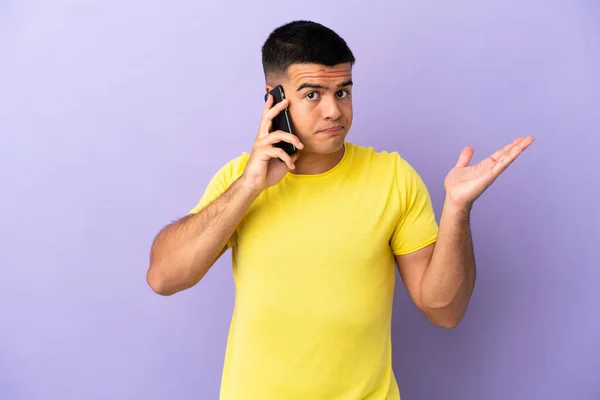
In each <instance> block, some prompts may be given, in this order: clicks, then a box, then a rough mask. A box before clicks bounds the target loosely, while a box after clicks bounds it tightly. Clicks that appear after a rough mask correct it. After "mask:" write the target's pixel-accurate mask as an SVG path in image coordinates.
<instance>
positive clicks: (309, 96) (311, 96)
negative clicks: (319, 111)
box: [305, 92, 318, 100]
mask: <svg viewBox="0 0 600 400" xmlns="http://www.w3.org/2000/svg"><path fill="white" fill-rule="evenodd" d="M317 95H318V93H317V92H310V93H307V94H306V96H305V97H306V98H307V99H309V100H315V99H316V98H317Z"/></svg>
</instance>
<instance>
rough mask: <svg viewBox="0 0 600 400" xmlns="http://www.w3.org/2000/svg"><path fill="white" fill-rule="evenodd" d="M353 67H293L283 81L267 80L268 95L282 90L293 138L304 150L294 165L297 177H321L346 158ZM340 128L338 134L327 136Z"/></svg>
mask: <svg viewBox="0 0 600 400" xmlns="http://www.w3.org/2000/svg"><path fill="white" fill-rule="evenodd" d="M351 82H352V66H351V65H350V64H340V65H336V66H333V67H326V66H322V65H317V64H293V65H291V66H290V67H289V68H288V70H287V74H286V75H285V76H283V77H268V78H267V85H266V88H265V89H266V91H267V92H269V91H270V90H272V89H273V88H274V87H275V86H276V85H278V84H280V85H282V86H283V90H284V92H285V95H286V99H287V100H288V101H289V103H288V104H289V106H288V112H289V113H290V119H291V120H292V129H293V131H294V134H295V135H296V136H297V137H298V138H299V139H300V142H302V144H303V145H304V148H303V149H302V150H301V151H300V155H299V157H297V161H295V167H296V168H295V170H294V171H292V173H295V174H319V173H323V172H326V171H328V170H329V169H331V168H333V167H334V166H335V165H336V164H337V163H338V162H339V161H340V160H341V159H342V157H343V155H344V142H345V140H346V136H347V135H348V131H349V130H350V127H351V125H352V83H351ZM332 127H339V129H338V130H337V131H336V132H324V130H327V129H329V128H332Z"/></svg>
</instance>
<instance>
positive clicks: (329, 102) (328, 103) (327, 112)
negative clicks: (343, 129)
mask: <svg viewBox="0 0 600 400" xmlns="http://www.w3.org/2000/svg"><path fill="white" fill-rule="evenodd" d="M321 107H323V111H322V112H323V117H324V118H325V119H331V120H334V121H335V120H337V119H339V118H340V117H341V116H342V111H341V110H340V107H339V105H338V103H337V99H336V97H335V96H332V97H330V96H326V97H325V98H324V99H323V100H321Z"/></svg>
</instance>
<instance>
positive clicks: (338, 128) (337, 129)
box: [319, 125, 344, 133]
mask: <svg viewBox="0 0 600 400" xmlns="http://www.w3.org/2000/svg"><path fill="white" fill-rule="evenodd" d="M342 129H344V127H343V126H342V125H335V126H331V127H329V128H326V129H321V130H320V131H319V132H322V133H337V132H341V131H342Z"/></svg>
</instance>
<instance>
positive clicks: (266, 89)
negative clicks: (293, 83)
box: [265, 85, 273, 93]
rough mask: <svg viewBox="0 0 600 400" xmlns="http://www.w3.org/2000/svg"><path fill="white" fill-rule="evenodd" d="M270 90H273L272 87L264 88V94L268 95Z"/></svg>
mask: <svg viewBox="0 0 600 400" xmlns="http://www.w3.org/2000/svg"><path fill="white" fill-rule="evenodd" d="M271 90H273V86H271V85H267V86H265V93H269V92H270V91H271Z"/></svg>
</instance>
